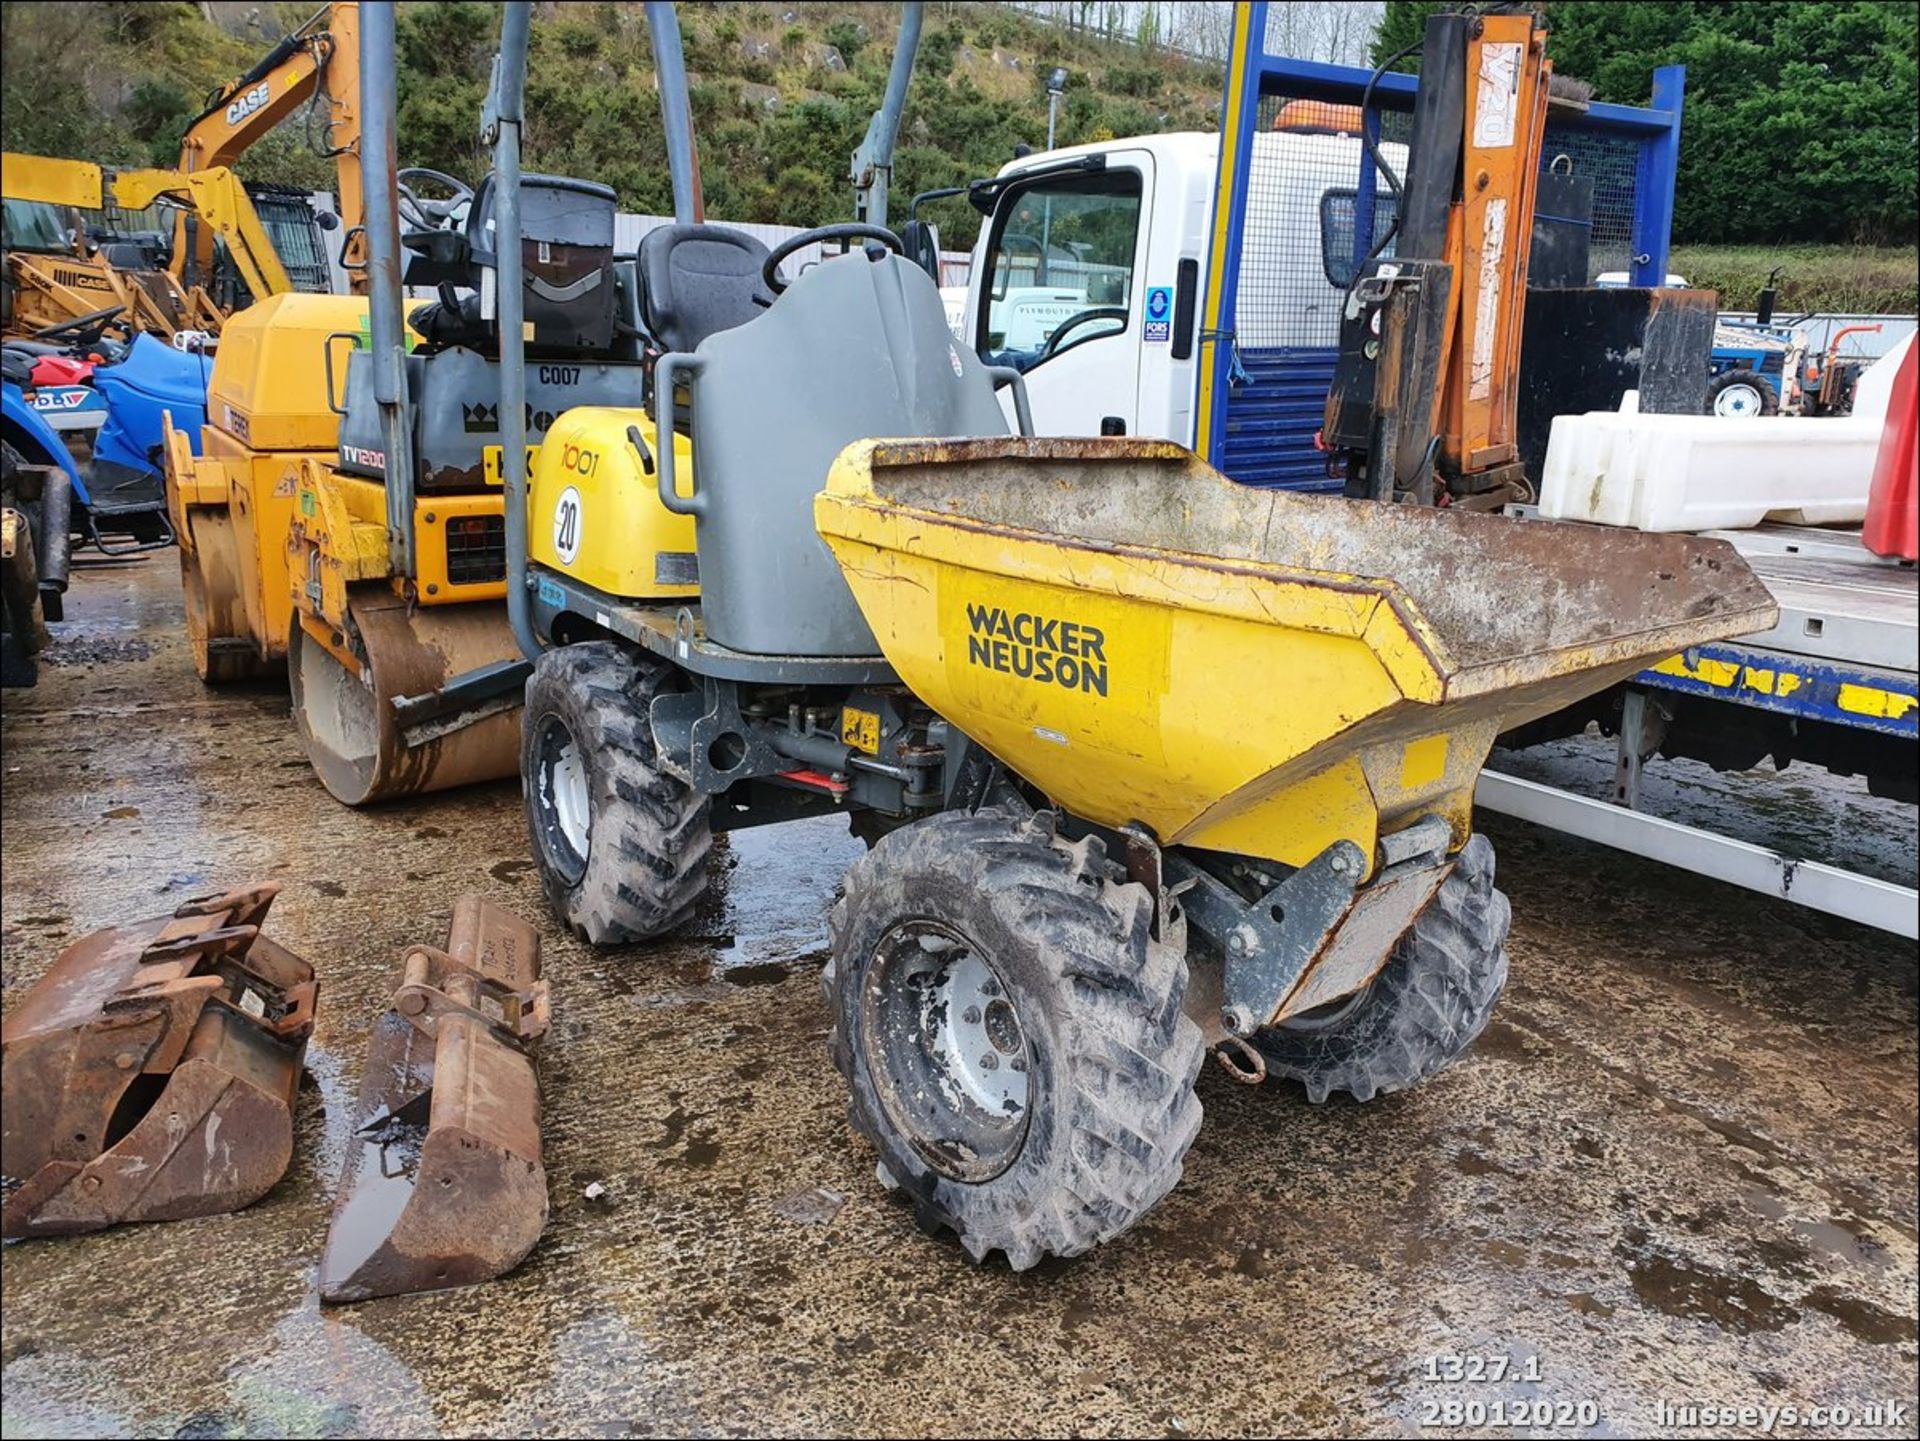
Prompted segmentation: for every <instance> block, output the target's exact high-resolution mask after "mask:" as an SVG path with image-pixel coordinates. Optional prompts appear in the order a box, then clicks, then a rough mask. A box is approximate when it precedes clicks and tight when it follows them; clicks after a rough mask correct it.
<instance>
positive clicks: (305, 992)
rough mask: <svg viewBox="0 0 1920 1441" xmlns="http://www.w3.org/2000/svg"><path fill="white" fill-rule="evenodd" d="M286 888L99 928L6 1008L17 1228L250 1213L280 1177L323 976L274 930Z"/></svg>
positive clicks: (0, 1114) (5, 1098)
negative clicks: (265, 924) (271, 910)
mask: <svg viewBox="0 0 1920 1441" xmlns="http://www.w3.org/2000/svg"><path fill="white" fill-rule="evenodd" d="M278 890H279V887H277V886H273V885H261V886H254V887H251V888H248V889H245V890H238V891H230V892H227V893H226V894H224V895H217V896H207V897H203V898H201V899H198V900H192V901H189V902H187V903H186V904H185V905H183V906H181V907H180V908H179V909H178V910H177V911H175V912H173V914H171V915H167V916H157V917H155V918H153V919H152V920H146V921H138V922H135V923H134V924H132V925H128V926H118V927H115V928H114V929H112V930H104V931H96V932H95V933H94V934H92V935H90V936H87V937H85V938H84V939H82V940H79V941H76V942H75V943H74V944H72V945H71V946H68V947H67V948H66V949H65V950H64V951H62V952H61V953H60V955H59V957H58V958H57V959H56V960H55V961H54V963H53V965H52V966H51V967H50V968H49V969H48V970H47V973H46V974H45V975H44V976H42V977H41V978H40V980H39V981H38V982H37V983H36V984H35V985H34V987H33V988H32V989H31V990H30V991H29V992H28V993H27V995H26V998H25V999H24V1000H23V1001H22V1002H21V1003H20V1005H19V1006H18V1008H16V1009H15V1010H14V1012H13V1013H12V1014H11V1015H9V1016H8V1017H7V1018H6V1021H5V1024H4V1025H3V1026H0V1056H3V1057H4V1059H3V1060H0V1128H3V1130H4V1139H3V1140H0V1148H3V1149H4V1155H0V1171H4V1173H5V1175H6V1178H7V1185H8V1188H9V1189H8V1193H7V1197H6V1201H5V1204H4V1209H3V1210H0V1230H3V1231H4V1234H5V1235H7V1236H9V1237H16V1236H35V1235H59V1234H67V1233H73V1232H80V1231H97V1230H100V1229H102V1228H103V1227H107V1226H112V1225H117V1224H119V1223H120V1222H123V1221H177V1220H180V1219H183V1218H185V1217H188V1216H210V1215H215V1214H218V1213H220V1212H222V1211H237V1210H239V1209H240V1208H241V1207H242V1206H247V1205H250V1204H252V1203H253V1202H254V1201H257V1200H259V1199H260V1198H261V1197H262V1196H264V1195H265V1194H266V1193H267V1192H268V1191H269V1190H270V1189H272V1187H273V1185H274V1183H275V1182H276V1181H278V1180H279V1179H280V1177H281V1175H282V1174H283V1173H284V1172H285V1171H286V1169H287V1162H288V1161H289V1160H290V1159H291V1158H292V1155H293V1099H294V1093H295V1092H296V1091H297V1090H298V1088H299V1085H300V1066H301V1061H302V1059H303V1057H304V1056H305V1054H306V1048H307V1037H308V1035H309V1034H310V1033H311V1032H312V1030H313V1010H314V1000H315V997H316V995H317V994H318V983H317V982H316V981H315V980H314V978H313V967H312V966H310V965H308V964H307V963H306V962H305V961H303V960H301V959H300V958H299V957H298V956H296V955H294V954H293V953H292V952H290V951H288V950H286V949H285V948H284V947H281V946H278V945H276V944H274V943H273V942H272V941H270V940H268V939H267V938H266V937H265V936H262V935H261V934H260V924H261V922H262V921H264V920H265V919H266V914H267V908H268V906H270V905H271V904H272V902H273V898H274V896H275V894H277V892H278Z"/></svg>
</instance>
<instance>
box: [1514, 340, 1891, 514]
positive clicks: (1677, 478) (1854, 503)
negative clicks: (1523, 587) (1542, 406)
mask: <svg viewBox="0 0 1920 1441" xmlns="http://www.w3.org/2000/svg"><path fill="white" fill-rule="evenodd" d="M1913 343H1914V340H1913V337H1912V336H1909V337H1908V338H1907V339H1906V340H1905V341H1904V342H1903V343H1902V344H1900V345H1898V346H1896V347H1895V348H1894V349H1893V350H1891V351H1889V352H1888V353H1887V354H1886V355H1885V356H1884V357H1882V358H1881V359H1880V360H1879V361H1878V362H1876V363H1875V364H1874V365H1873V367H1872V368H1871V369H1869V370H1868V371H1867V372H1866V374H1865V375H1863V376H1861V378H1860V385H1859V389H1858V390H1857V391H1856V392H1855V397H1854V412H1853V414H1852V415H1848V416H1842V417H1839V418H1837V419H1824V418H1807V417H1799V416H1753V417H1741V418H1734V417H1726V416H1713V415H1641V414H1640V413H1639V404H1640V397H1639V394H1638V393H1637V392H1634V391H1629V392H1628V393H1627V396H1626V398H1625V399H1624V400H1623V401H1622V402H1621V405H1620V409H1619V410H1618V411H1617V412H1615V411H1604V410H1603V411H1594V412H1591V413H1589V414H1587V415H1561V416H1555V417H1554V421H1553V432H1552V435H1551V437H1550V438H1549V440H1548V442H1547V464H1546V474H1545V476H1544V477H1543V478H1542V481H1541V486H1540V513H1541V514H1542V515H1544V516H1546V517H1548V518H1549V519H1552V520H1584V521H1591V522H1593V523H1595V524H1598V525H1618V526H1627V527H1630V528H1632V529H1635V530H1736V529H1744V528H1746V527H1748V526H1755V525H1759V524H1760V523H1761V522H1762V521H1764V520H1776V521H1780V522H1783V523H1785V524H1788V525H1838V524H1842V523H1847V522H1858V521H1860V520H1863V519H1865V517H1866V513H1867V490H1868V487H1869V485H1870V484H1871V482H1872V479H1873V459H1874V454H1875V452H1876V451H1877V450H1878V449H1879V445H1880V430H1881V426H1882V423H1883V422H1884V420H1885V417H1886V410H1887V399H1888V395H1889V394H1890V392H1891V389H1892V375H1893V372H1894V370H1895V369H1897V368H1898V366H1899V364H1900V360H1901V357H1902V356H1904V355H1905V353H1906V351H1907V348H1908V347H1909V346H1911V345H1912V344H1913Z"/></svg>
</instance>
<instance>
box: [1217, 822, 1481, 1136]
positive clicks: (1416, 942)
mask: <svg viewBox="0 0 1920 1441" xmlns="http://www.w3.org/2000/svg"><path fill="white" fill-rule="evenodd" d="M1511 919H1512V911H1511V908H1510V907H1509V906H1508V904H1507V898H1506V896H1505V895H1504V894H1503V893H1502V892H1500V891H1497V890H1495V889H1494V885H1493V845H1492V843H1491V842H1489V841H1488V840H1487V839H1486V837H1484V836H1474V837H1473V838H1472V839H1471V840H1469V841H1468V842H1467V844H1466V846H1465V847H1464V848H1463V849H1462V850H1461V852H1460V855H1459V858H1458V860H1457V861H1456V863H1455V865H1454V868H1453V871H1452V873H1451V874H1450V875H1448V877H1447V879H1446V880H1444V881H1442V882H1441V884H1440V889H1439V890H1438V891H1437V892H1436V893H1435V894H1434V897H1433V899H1432V900H1431V901H1429V902H1428V903H1427V907H1426V909H1425V910H1424V911H1422V912H1421V913H1420V915H1419V916H1418V917H1417V918H1416V919H1415V920H1414V923H1413V925H1412V926H1410V927H1409V928H1408V929H1407V932H1406V934H1405V935H1403V936H1401V938H1400V940H1399V942H1398V944H1396V945H1395V947H1394V950H1393V954H1392V955H1391V956H1390V957H1389V958H1388V960H1387V963H1386V965H1385V966H1384V967H1383V968H1382V969H1381V971H1380V973H1379V975H1377V976H1375V977H1374V978H1373V981H1372V983H1371V984H1370V985H1369V986H1368V987H1367V988H1366V990H1364V991H1362V992H1360V993H1359V994H1358V996H1356V997H1354V998H1352V999H1350V1000H1343V1001H1336V1002H1334V1003H1333V1004H1332V1005H1330V1006H1326V1007H1322V1008H1321V1009H1320V1011H1319V1012H1317V1013H1316V1012H1308V1013H1307V1014H1306V1015H1305V1016H1303V1017H1299V1018H1297V1019H1296V1021H1295V1022H1294V1023H1289V1024H1282V1025H1280V1026H1276V1027H1271V1028H1269V1029H1267V1030H1264V1031H1261V1032H1260V1033H1259V1034H1258V1035H1257V1036H1255V1037H1254V1045H1255V1046H1256V1047H1257V1048H1258V1050H1259V1051H1260V1054H1261V1055H1262V1056H1263V1057H1264V1058H1265V1060H1266V1063H1267V1074H1268V1075H1269V1076H1284V1077H1288V1078H1290V1079H1292V1080H1296V1081H1299V1082H1300V1083H1301V1084H1302V1085H1304V1086H1305V1087H1306V1088H1307V1096H1308V1098H1309V1099H1310V1100H1312V1101H1314V1102H1316V1103H1318V1102H1321V1101H1324V1100H1326V1098H1327V1097H1328V1096H1329V1095H1331V1094H1333V1093H1334V1092H1336V1091H1344V1092H1345V1093H1346V1094H1347V1095H1350V1096H1352V1097H1353V1098H1354V1099H1355V1100H1356V1101H1371V1100H1372V1099H1373V1098H1374V1097H1375V1096H1379V1095H1384V1094H1386V1093H1388V1092H1390V1091H1404V1090H1405V1089H1406V1088H1407V1087H1409V1086H1411V1085H1413V1084H1415V1083H1416V1082H1419V1081H1423V1080H1425V1079H1426V1078H1427V1077H1428V1076H1431V1075H1433V1074H1434V1073H1435V1072H1437V1071H1440V1070H1443V1069H1444V1068H1445V1067H1447V1066H1449V1065H1451V1064H1452V1063H1453V1062H1454V1061H1456V1060H1458V1059H1459V1058H1460V1057H1461V1056H1462V1055H1464V1054H1465V1053H1466V1051H1467V1049H1468V1048H1469V1047H1470V1046H1472V1045H1473V1043H1474V1041H1475V1039H1477V1038H1478V1036H1479V1035H1480V1032H1481V1031H1482V1030H1484V1029H1485V1028H1486V1024H1487V1020H1488V1018H1489V1017H1490V1016H1492V1014H1493V1007H1494V1003H1495V1002H1496V1001H1498V1000H1499V998H1500V992H1501V991H1502V990H1503V989H1504V988H1505V986H1506V984H1507V951H1506V941H1507V928H1508V925H1509V924H1510V922H1511Z"/></svg>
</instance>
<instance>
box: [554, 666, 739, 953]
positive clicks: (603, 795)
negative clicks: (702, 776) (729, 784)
mask: <svg viewBox="0 0 1920 1441" xmlns="http://www.w3.org/2000/svg"><path fill="white" fill-rule="evenodd" d="M671 675H672V672H671V671H669V670H668V669H667V668H666V667H664V666H661V665H658V664H655V663H653V662H650V661H647V660H644V659H642V658H641V657H638V656H635V655H633V654H632V653H631V652H629V651H626V650H623V649H622V648H621V647H619V646H617V645H614V644H612V643H611V642H607V641H589V642H585V643H583V644H580V645H569V646H562V647H560V648H559V649H557V650H550V651H548V652H547V653H546V654H545V655H543V656H541V657H540V660H539V661H538V663H537V664H536V665H535V666H534V668H533V676H532V678H531V679H529V680H528V682H527V705H526V712H525V719H524V721H523V724H522V728H521V742H520V747H521V750H520V777H521V781H520V784H521V789H522V791H523V793H524V795H525V798H526V808H527V826H528V829H529V830H530V831H531V832H532V837H533V855H534V860H535V862H536V863H537V864H538V866H539V868H540V881H541V884H542V886H543V887H544V888H545V890H546V893H547V901H548V903H549V904H551V905H552V907H553V910H554V914H555V915H557V916H559V918H560V919H561V920H562V921H564V922H566V924H567V925H568V927H569V928H571V929H572V931H573V933H574V934H575V935H577V936H579V937H580V938H581V939H582V940H585V941H588V942H591V943H592V944H594V945H617V944H620V943H622V942H626V941H644V940H650V939H651V938H653V937H654V936H658V935H663V934H665V933H666V932H667V931H670V930H672V929H673V928H674V927H675V926H677V925H679V924H680V923H681V922H683V921H685V920H686V919H687V917H688V916H690V915H692V914H693V908H694V906H695V905H696V904H698V902H699V900H700V897H701V895H702V894H704V893H705V891H706V888H707V854H708V852H709V851H710V850H711V848H712V845H713V836H712V832H711V829H710V827H709V825H708V820H707V801H706V798H705V797H704V796H699V795H695V794H694V793H693V791H692V790H690V789H689V788H688V787H687V786H686V785H684V784H683V783H682V782H680V781H679V780H677V779H675V778H674V777H673V776H670V775H668V774H667V773H666V772H665V771H663V770H661V769H659V768H658V767H657V766H656V765H655V764H654V754H655V753H654V745H653V727H652V725H651V724H650V723H649V721H648V719H647V712H648V708H649V707H650V706H651V705H652V703H653V698H654V696H656V695H658V694H659V693H660V691H661V689H662V688H663V686H665V685H666V683H667V682H668V680H669V679H670V677H671Z"/></svg>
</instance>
